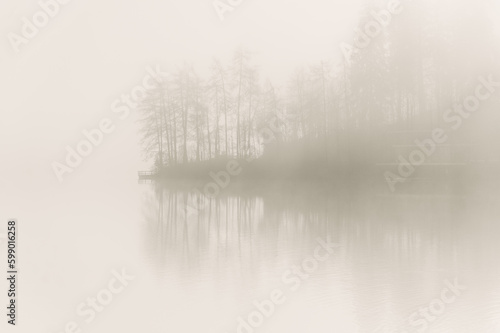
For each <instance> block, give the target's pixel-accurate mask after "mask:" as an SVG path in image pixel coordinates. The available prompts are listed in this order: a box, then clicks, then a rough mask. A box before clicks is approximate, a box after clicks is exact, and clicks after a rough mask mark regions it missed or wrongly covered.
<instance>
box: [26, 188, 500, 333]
mask: <svg viewBox="0 0 500 333" xmlns="http://www.w3.org/2000/svg"><path fill="white" fill-rule="evenodd" d="M193 186H194V185H193ZM188 187H189V186H188ZM192 196H193V193H192V192H191V193H190V192H189V191H187V190H185V189H181V188H179V187H177V186H173V185H160V184H136V183H134V182H129V183H125V184H121V185H117V184H113V183H112V182H111V181H110V182H109V183H106V182H104V183H103V182H102V181H101V182H98V181H95V182H85V183H82V184H78V186H77V185H75V184H72V186H68V187H63V188H61V189H58V190H54V191H51V192H50V195H49V194H47V193H43V192H40V193H38V195H36V196H35V195H33V196H30V197H28V198H26V200H27V202H28V203H29V204H30V206H31V207H32V209H31V210H30V211H26V210H23V214H22V215H21V216H18V218H19V221H20V243H19V245H20V251H21V252H20V267H21V268H20V272H21V274H20V283H21V285H20V300H19V304H20V314H19V321H20V322H21V323H22V325H23V326H24V327H25V328H26V329H27V330H31V331H33V332H35V331H36V332H64V331H65V325H66V324H67V323H69V322H72V321H74V322H75V323H76V324H77V325H78V327H79V329H81V332H120V331H127V332H128V331H132V330H136V331H137V332H214V333H215V332H217V333H220V332H224V333H225V332H241V333H250V332H263V333H264V332H315V333H323V332H325V333H326V332H343V333H351V332H352V333H355V332H363V333H364V332H367V333H372V332H374V333H375V332H379V333H385V332H396V333H400V332H418V331H419V330H418V329H422V331H424V330H423V329H424V328H425V329H426V330H425V331H427V332H453V333H461V332H464V333H465V332H500V259H499V257H498V254H499V253H500V241H499V239H498V237H499V235H500V224H499V223H498V217H499V216H500V197H498V196H496V195H494V194H493V192H485V191H476V192H475V193H474V194H468V195H464V194H453V193H452V192H451V191H439V192H437V191H436V192H435V193H426V194H417V193H415V191H414V192H413V193H412V192H408V191H407V192H405V193H403V192H402V193H395V194H392V193H388V191H386V190H351V189H350V190H347V189H345V188H344V189H342V190H331V189H327V188H318V186H313V185H305V184H300V185H297V184H295V185H293V184H288V185H286V186H281V185H269V184H267V185H265V186H260V185H259V186H255V187H254V188H253V189H251V190H250V189H248V188H244V187H243V186H235V188H230V189H228V191H226V192H224V193H222V194H220V195H219V196H218V197H216V198H214V199H206V198H205V199H203V200H202V201H200V203H202V204H201V205H200V207H201V208H199V209H198V211H197V212H196V213H190V214H188V215H186V214H185V208H186V203H189V202H196V201H193V200H192ZM54 203H57V205H55V204H54ZM19 211H21V210H19ZM27 221H29V222H27ZM33 221H39V223H35V222H33ZM23 223H25V224H26V226H25V227H23ZM28 224H29V227H28ZM321 243H323V244H324V243H332V244H334V246H333V247H332V248H328V247H325V246H323V247H321V245H320V244H321ZM319 247H320V248H319ZM316 255H318V257H316ZM319 255H321V260H319V259H318V258H319ZM23 258H24V260H23ZM299 266H303V267H305V268H302V269H301V271H300V272H299V273H296V272H297V271H296V269H297V267H299ZM122 269H125V271H126V272H127V274H129V275H132V276H134V279H132V280H131V281H130V282H129V283H128V285H127V286H126V287H124V289H123V291H122V292H120V293H117V294H114V295H113V299H112V300H111V301H110V302H109V304H107V305H106V306H104V307H103V308H102V309H100V310H101V311H95V316H94V318H92V320H91V321H90V322H86V321H85V319H88V318H87V317H85V316H82V315H81V314H79V313H78V312H77V308H78V306H79V305H80V304H81V303H82V302H86V301H87V299H88V298H89V297H90V298H92V297H94V298H95V297H96V296H97V295H98V294H99V293H100V291H102V290H103V289H105V288H109V287H108V285H109V281H110V279H112V278H113V270H116V271H121V270H122ZM450 285H451V286H452V287H450ZM457 285H458V286H457ZM453 286H454V287H453ZM272 295H274V296H272ZM276 295H279V297H277V296H276ZM101 296H102V295H101ZM271 299H275V300H279V302H278V303H279V304H275V305H273V306H272V307H271V306H270V305H269V302H270V300H271ZM255 301H257V303H259V304H261V305H262V306H263V308H261V311H260V314H259V313H256V311H259V310H258V308H257V306H256V305H255V303H254V302H255ZM262 309H264V310H262ZM262 312H266V313H265V314H267V315H268V316H266V315H265V314H264V315H263V314H262ZM23 317H24V318H33V319H31V320H30V321H29V322H27V321H23ZM410 318H412V320H413V322H412V323H410V321H409V320H410ZM242 322H244V323H242ZM41 323H43V324H41ZM252 325H253V326H252ZM254 326H255V327H254Z"/></svg>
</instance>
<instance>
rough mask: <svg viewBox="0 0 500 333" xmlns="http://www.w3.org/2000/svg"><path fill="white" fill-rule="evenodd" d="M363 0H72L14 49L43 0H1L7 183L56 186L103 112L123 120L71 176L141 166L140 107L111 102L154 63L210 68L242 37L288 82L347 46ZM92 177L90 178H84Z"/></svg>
mask: <svg viewBox="0 0 500 333" xmlns="http://www.w3.org/2000/svg"><path fill="white" fill-rule="evenodd" d="M361 2H362V1H361V0H308V1H304V0H245V1H243V3H242V4H241V5H240V6H239V7H237V8H236V9H235V10H234V11H233V12H230V13H227V15H226V20H225V21H223V22H221V21H220V20H219V18H218V16H217V14H216V12H215V10H214V8H213V6H212V1H211V0H182V1H171V0H169V1H165V0H150V1H139V0H126V1H124V0H107V1H95V0H94V1H92V0H90V1H88V0H87V1H82V0H80V1H79V0H72V1H71V2H70V3H69V4H66V5H61V8H60V11H59V13H58V14H57V15H56V16H55V17H54V18H52V19H51V20H50V22H49V23H48V25H47V26H46V27H44V28H41V29H40V31H39V33H38V35H37V36H35V37H34V38H33V39H32V40H30V41H29V43H28V44H27V45H22V46H21V52H20V53H15V52H14V51H13V49H12V47H11V45H10V43H9V40H8V38H7V34H8V33H9V32H15V33H20V30H21V26H22V22H21V19H22V17H23V16H28V17H31V16H32V15H33V14H34V13H36V12H37V11H38V10H40V8H39V6H38V4H37V1H35V0H20V1H15V2H14V1H2V2H1V3H0V13H1V14H0V15H2V19H1V22H2V30H1V33H2V34H3V36H4V37H3V38H2V41H3V42H2V43H1V44H0V56H1V59H2V61H0V68H1V73H2V74H3V75H1V77H0V85H1V88H2V92H3V93H2V102H1V105H2V121H1V123H0V124H1V125H0V132H1V135H2V136H1V137H2V140H0V151H1V152H2V163H1V164H0V172H2V174H5V173H6V174H9V175H12V176H9V177H7V178H5V177H2V179H1V182H2V183H1V184H0V187H1V186H2V184H4V185H5V184H6V183H9V182H14V179H18V178H19V177H21V176H22V177H24V179H29V180H32V181H33V182H34V181H35V179H36V180H37V181H41V180H43V184H44V185H47V186H48V185H54V186H58V185H59V183H58V182H57V179H56V177H55V176H54V174H53V172H52V169H51V165H50V164H51V162H52V161H61V162H62V161H63V159H64V157H65V147H66V145H70V146H72V147H73V146H74V145H75V144H76V143H77V142H78V141H79V140H81V139H82V138H83V137H82V135H81V131H82V130H84V129H91V128H93V127H96V126H97V124H98V123H99V121H100V120H101V119H102V118H104V117H110V118H112V119H113V120H114V121H115V124H116V130H115V132H113V133H112V134H110V135H109V136H108V137H106V138H105V140H104V143H103V145H102V146H100V147H98V148H97V149H96V150H95V151H94V152H93V153H92V154H91V155H90V156H89V157H87V158H86V159H85V161H84V163H83V165H82V166H80V167H79V169H78V170H75V172H74V173H73V174H72V175H71V176H70V177H68V179H73V180H76V179H79V177H84V176H83V175H82V174H83V173H85V172H88V173H95V172H97V173H99V172H101V171H102V170H104V169H106V170H116V172H118V173H119V172H123V173H132V172H133V173H135V172H136V171H137V169H139V168H145V165H144V164H143V163H142V162H141V160H140V156H139V149H138V140H137V126H136V124H135V123H134V122H133V117H130V118H128V119H126V120H124V121H119V120H116V117H115V115H114V114H112V113H111V110H110V104H111V103H112V102H113V101H114V100H115V99H116V98H118V97H119V96H120V95H121V94H123V93H129V92H130V89H131V88H133V87H134V86H135V85H137V84H138V83H140V81H141V80H142V78H143V77H144V75H145V74H146V72H145V68H146V66H148V65H155V64H158V65H160V66H161V67H162V69H165V70H168V69H169V68H175V67H176V66H181V65H182V64H183V62H184V61H188V62H190V63H192V64H193V65H194V66H195V68H196V69H197V70H198V71H199V72H201V73H203V69H204V68H206V66H207V65H208V64H209V63H210V61H211V60H212V57H214V56H216V57H219V58H221V59H222V60H225V59H229V58H230V57H231V55H232V52H233V51H234V50H235V49H236V48H237V47H238V46H244V47H246V48H248V49H250V50H252V51H254V52H255V62H256V63H257V64H258V65H259V67H260V69H261V73H262V76H263V77H264V79H265V78H266V77H269V78H270V79H271V81H273V82H275V83H277V84H280V83H282V82H284V81H285V80H286V78H287V77H288V75H289V73H291V72H292V71H293V69H295V68H296V67H297V66H300V65H311V64H314V63H315V62H318V61H320V60H323V59H330V60H336V59H339V58H340V56H341V52H340V49H339V45H340V43H341V42H342V41H346V42H349V41H350V40H351V37H352V35H353V30H354V28H356V21H357V17H358V12H359V10H360V5H361ZM81 179H84V178H81Z"/></svg>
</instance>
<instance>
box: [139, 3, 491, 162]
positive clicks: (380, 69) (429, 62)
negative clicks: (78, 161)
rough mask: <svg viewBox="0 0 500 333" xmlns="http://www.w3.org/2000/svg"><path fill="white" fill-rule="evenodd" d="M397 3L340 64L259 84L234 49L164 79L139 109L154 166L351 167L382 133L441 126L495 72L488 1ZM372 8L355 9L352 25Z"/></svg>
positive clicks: (245, 57)
mask: <svg viewBox="0 0 500 333" xmlns="http://www.w3.org/2000/svg"><path fill="white" fill-rule="evenodd" d="M404 6H405V7H404V11H403V12H402V13H401V14H400V15H398V16H395V17H393V19H392V22H391V24H390V25H389V26H387V27H385V28H384V29H383V31H382V33H381V34H380V35H379V36H377V37H376V38H373V40H371V42H370V44H369V45H368V46H367V47H365V48H358V49H357V48H354V50H353V52H352V54H351V55H350V59H343V60H342V61H340V62H337V63H334V62H333V61H323V62H320V63H317V64H313V65H312V66H309V67H304V68H298V69H297V70H296V71H295V72H294V73H291V75H290V79H289V82H288V85H287V86H286V87H275V86H273V84H271V83H269V82H266V83H262V80H261V75H260V74H259V71H258V69H257V67H256V66H255V64H254V63H253V61H252V54H251V53H250V52H249V51H246V50H243V49H239V50H237V51H236V52H235V53H234V56H233V59H232V62H231V63H229V64H223V63H221V62H220V61H218V60H213V62H212V66H211V70H210V75H209V77H207V78H201V77H199V75H198V74H197V73H195V71H194V70H193V69H192V68H191V67H189V66H184V67H182V68H181V69H179V70H177V71H176V72H173V73H171V74H170V75H168V76H167V77H164V78H163V80H162V82H159V83H157V87H156V89H154V90H152V91H150V92H149V94H148V96H147V98H145V100H144V101H143V103H142V104H141V106H140V113H141V133H142V138H143V140H142V144H143V148H144V152H145V154H146V156H147V157H148V158H154V159H155V161H156V165H157V166H161V167H163V166H174V165H181V164H186V163H190V162H202V161H209V160H213V159H217V158H235V159H245V158H261V157H265V156H266V154H267V155H269V156H271V155H277V156H280V158H281V157H283V156H288V157H289V158H290V155H295V156H294V158H295V160H307V161H309V162H317V163H324V164H326V165H330V164H335V165H350V164H354V163H358V162H363V161H369V160H370V158H371V156H373V155H374V154H375V153H377V152H378V150H379V149H383V147H382V148H381V145H380V142H379V140H378V139H379V136H380V133H383V132H387V131H398V130H399V131H409V132H411V131H417V130H424V129H428V130H429V129H432V128H433V127H436V126H440V125H441V123H442V118H443V117H442V116H443V113H444V112H445V111H446V110H447V109H448V108H450V107H452V105H453V104H455V103H458V102H459V101H460V100H461V99H462V98H463V97H464V96H466V95H467V94H470V92H471V89H472V88H473V85H474V83H475V82H476V81H477V76H478V74H483V75H488V74H495V73H498V66H497V65H496V63H497V62H498V60H497V59H498V58H497V57H496V56H497V55H498V52H497V50H498V43H497V41H496V39H495V35H494V34H493V32H492V29H491V27H490V25H489V23H488V21H487V20H485V19H484V16H485V13H486V12H487V11H488V7H487V5H486V4H485V2H484V3H483V2H473V1H471V0H461V1H458V2H456V3H455V5H454V6H453V7H451V9H453V10H451V9H450V10H449V11H445V10H444V9H442V7H439V6H436V5H435V4H434V3H433V2H431V1H427V0H426V1H411V2H405V4H404ZM381 9H383V6H373V5H372V6H367V7H366V8H364V10H363V13H364V14H363V15H362V16H361V18H360V21H359V29H360V30H362V29H363V28H364V26H365V24H366V23H367V22H369V21H370V20H373V17H372V16H371V14H370V13H371V12H373V11H378V10H381ZM276 121H277V123H278V124H279V126H278V127H279V130H274V136H275V140H274V142H272V143H269V142H266V141H265V140H263V138H262V133H263V130H265V129H266V128H267V127H269V124H270V123H271V122H276Z"/></svg>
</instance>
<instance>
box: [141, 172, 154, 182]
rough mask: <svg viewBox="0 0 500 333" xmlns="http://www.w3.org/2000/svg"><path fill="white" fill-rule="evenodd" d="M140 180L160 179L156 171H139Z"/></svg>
mask: <svg viewBox="0 0 500 333" xmlns="http://www.w3.org/2000/svg"><path fill="white" fill-rule="evenodd" d="M138 175H139V180H148V179H156V178H157V177H158V173H156V172H155V171H139V172H138Z"/></svg>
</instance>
